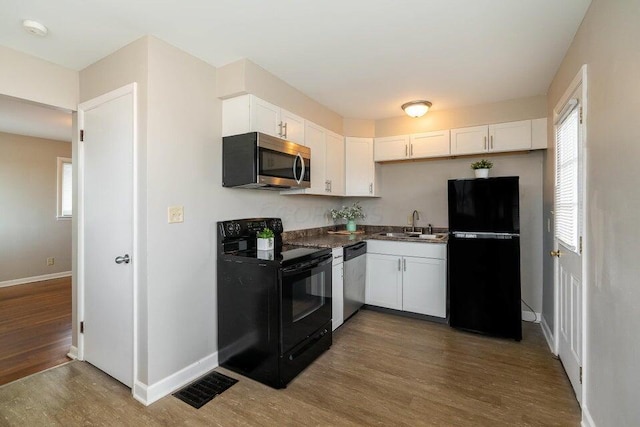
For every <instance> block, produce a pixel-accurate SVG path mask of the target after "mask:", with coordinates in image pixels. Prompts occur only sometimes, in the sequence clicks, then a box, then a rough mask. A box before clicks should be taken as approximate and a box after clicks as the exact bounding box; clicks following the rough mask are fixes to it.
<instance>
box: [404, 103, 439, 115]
mask: <svg viewBox="0 0 640 427" xmlns="http://www.w3.org/2000/svg"><path fill="white" fill-rule="evenodd" d="M431 105H432V104H431V102H429V101H411V102H407V103H406V104H402V109H403V110H404V112H405V113H407V115H408V116H409V117H422V116H424V115H425V114H427V111H429V108H430V107H431Z"/></svg>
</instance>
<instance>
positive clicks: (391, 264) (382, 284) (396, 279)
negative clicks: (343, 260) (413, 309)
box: [365, 254, 402, 310]
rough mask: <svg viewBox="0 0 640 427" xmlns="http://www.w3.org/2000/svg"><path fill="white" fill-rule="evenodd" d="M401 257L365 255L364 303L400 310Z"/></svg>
mask: <svg viewBox="0 0 640 427" xmlns="http://www.w3.org/2000/svg"><path fill="white" fill-rule="evenodd" d="M401 263H402V257H399V256H395V255H381V254H367V279H366V284H367V285H366V288H365V303H366V304H369V305H376V306H378V307H386V308H393V309H396V310H402V271H401Z"/></svg>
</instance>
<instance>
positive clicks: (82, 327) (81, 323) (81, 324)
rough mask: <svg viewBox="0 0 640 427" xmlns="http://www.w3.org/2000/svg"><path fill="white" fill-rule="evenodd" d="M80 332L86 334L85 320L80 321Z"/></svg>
mask: <svg viewBox="0 0 640 427" xmlns="http://www.w3.org/2000/svg"><path fill="white" fill-rule="evenodd" d="M80 333H81V334H84V322H80Z"/></svg>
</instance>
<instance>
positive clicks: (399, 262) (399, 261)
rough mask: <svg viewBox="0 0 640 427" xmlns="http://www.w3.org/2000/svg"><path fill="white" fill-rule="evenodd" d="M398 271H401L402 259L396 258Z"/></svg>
mask: <svg viewBox="0 0 640 427" xmlns="http://www.w3.org/2000/svg"><path fill="white" fill-rule="evenodd" d="M398 271H402V259H400V258H398Z"/></svg>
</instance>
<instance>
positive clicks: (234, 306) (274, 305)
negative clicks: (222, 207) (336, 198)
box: [217, 218, 332, 388]
mask: <svg viewBox="0 0 640 427" xmlns="http://www.w3.org/2000/svg"><path fill="white" fill-rule="evenodd" d="M265 227H268V228H270V229H271V230H273V232H274V234H275V237H274V249H273V250H269V251H259V250H257V248H256V233H257V232H258V231H261V230H262V229H264V228H265ZM282 232H283V227H282V221H281V220H280V219H279V218H253V219H242V220H233V221H223V222H219V223H218V263H217V266H218V274H217V277H218V286H217V288H218V357H219V360H220V364H221V366H223V367H225V368H228V369H231V370H233V371H235V372H238V373H240V374H242V375H246V376H248V377H250V378H252V379H254V380H257V381H260V382H262V383H264V384H267V385H269V386H272V387H275V388H283V387H286V385H287V383H288V382H289V381H291V380H292V379H293V378H295V376H296V375H298V374H299V373H300V372H302V370H304V369H305V368H306V367H307V366H308V365H309V364H310V363H311V362H313V360H315V359H316V358H317V357H318V356H319V355H320V354H322V353H323V352H324V351H325V350H327V349H328V348H329V347H330V346H331V342H332V335H331V317H332V312H331V269H332V267H331V263H332V255H331V250H330V249H322V248H309V247H300V246H290V245H283V244H282Z"/></svg>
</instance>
